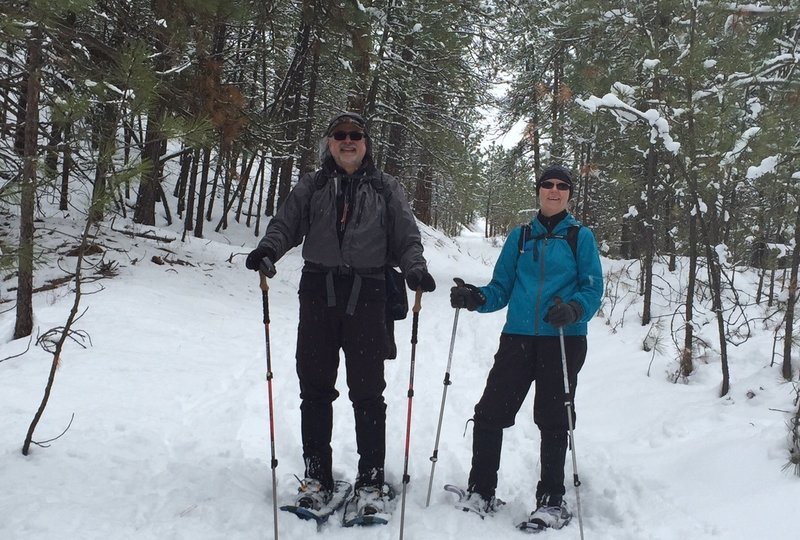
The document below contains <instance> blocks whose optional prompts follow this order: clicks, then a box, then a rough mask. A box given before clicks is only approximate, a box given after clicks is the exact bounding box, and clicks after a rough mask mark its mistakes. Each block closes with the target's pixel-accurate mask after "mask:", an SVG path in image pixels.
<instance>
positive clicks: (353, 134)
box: [331, 131, 364, 141]
mask: <svg viewBox="0 0 800 540" xmlns="http://www.w3.org/2000/svg"><path fill="white" fill-rule="evenodd" d="M331 137H333V138H334V139H336V140H337V141H343V140H345V139H346V138H347V137H350V140H351V141H360V140H361V139H363V138H364V132H363V131H334V132H333V135H331Z"/></svg>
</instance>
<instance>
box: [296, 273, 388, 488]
mask: <svg viewBox="0 0 800 540" xmlns="http://www.w3.org/2000/svg"><path fill="white" fill-rule="evenodd" d="M352 281H353V277H352V276H350V277H336V278H335V291H336V305H334V306H329V305H328V299H327V294H326V286H325V274H314V273H304V274H303V277H302V279H301V282H300V293H299V294H300V323H299V327H298V332H297V354H296V359H297V375H298V378H299V380H300V398H301V400H302V403H301V405H300V412H301V424H302V425H301V431H302V437H303V459H304V461H305V466H306V472H305V476H306V477H307V478H315V479H317V480H319V481H320V482H321V483H322V484H323V485H324V486H326V487H327V488H328V489H332V488H333V472H332V450H331V435H332V430H333V401H334V400H335V399H336V398H337V397H338V396H339V392H337V391H336V376H337V372H338V368H339V349H341V350H342V351H344V356H345V366H346V370H347V387H348V389H349V394H348V395H349V397H350V401H351V402H352V404H353V412H354V415H355V428H356V446H357V449H358V455H359V458H360V459H359V462H358V477H357V479H356V486H357V487H359V486H361V485H382V484H383V481H384V474H383V467H384V460H385V454H386V404H385V402H384V399H383V390H384V388H386V382H385V379H384V375H383V362H384V359H385V358H386V327H385V322H384V320H385V285H384V283H383V281H382V280H375V279H368V278H366V279H362V284H361V290H360V292H359V294H358V301H357V304H356V308H355V311H354V312H353V314H352V315H348V314H346V313H345V310H346V308H347V303H348V300H349V295H350V290H351V285H352Z"/></svg>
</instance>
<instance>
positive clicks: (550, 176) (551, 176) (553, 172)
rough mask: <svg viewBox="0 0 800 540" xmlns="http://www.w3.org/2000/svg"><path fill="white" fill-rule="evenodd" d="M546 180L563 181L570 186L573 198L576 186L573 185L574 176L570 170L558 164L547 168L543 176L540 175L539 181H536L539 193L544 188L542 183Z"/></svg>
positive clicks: (570, 196) (570, 193)
mask: <svg viewBox="0 0 800 540" xmlns="http://www.w3.org/2000/svg"><path fill="white" fill-rule="evenodd" d="M545 180H561V181H562V182H566V183H567V184H569V198H570V199H571V198H572V191H573V189H574V187H575V186H574V184H573V183H572V174H571V173H570V172H569V169H567V168H566V167H563V166H561V165H557V164H553V165H548V166H547V168H545V170H544V171H542V174H540V175H539V178H538V180H536V192H537V193H538V192H539V188H540V187H541V186H542V182H544V181H545Z"/></svg>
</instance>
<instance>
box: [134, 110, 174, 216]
mask: <svg viewBox="0 0 800 540" xmlns="http://www.w3.org/2000/svg"><path fill="white" fill-rule="evenodd" d="M156 99H158V100H159V101H158V104H157V105H155V107H153V109H152V110H151V111H150V115H149V116H148V117H147V132H146V134H145V143H144V159H143V161H145V162H146V163H147V164H148V167H147V168H146V172H145V173H144V174H143V175H142V181H141V183H140V185H139V196H138V197H137V198H136V209H135V211H134V213H133V221H134V222H135V223H141V224H142V225H155V224H156V201H157V200H158V193H159V188H158V184H160V183H161V165H160V164H161V148H162V146H161V142H162V138H163V134H162V132H161V123H162V122H163V121H164V115H165V110H166V109H165V106H164V103H163V102H162V101H161V100H160V99H159V98H156Z"/></svg>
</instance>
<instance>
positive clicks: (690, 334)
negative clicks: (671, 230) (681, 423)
mask: <svg viewBox="0 0 800 540" xmlns="http://www.w3.org/2000/svg"><path fill="white" fill-rule="evenodd" d="M696 276H697V218H696V217H695V216H694V215H692V216H690V217H689V273H688V279H687V282H686V315H685V317H686V321H685V326H684V334H683V350H682V351H681V359H680V375H681V376H682V377H688V376H689V375H691V374H692V372H693V371H694V358H693V351H694V290H695V285H696V283H695V282H696V280H697V277H696Z"/></svg>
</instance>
